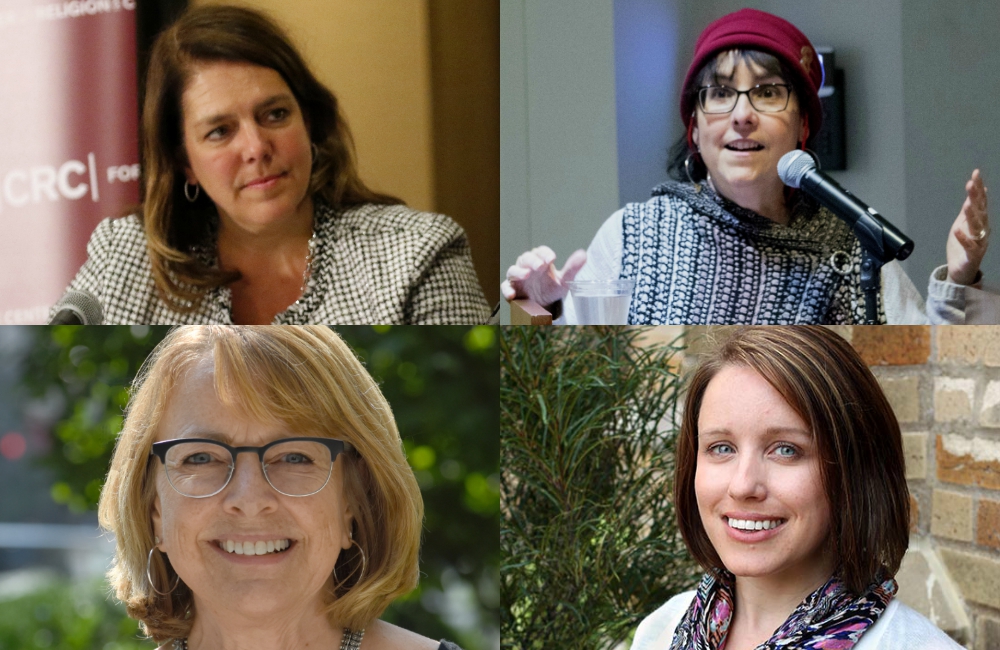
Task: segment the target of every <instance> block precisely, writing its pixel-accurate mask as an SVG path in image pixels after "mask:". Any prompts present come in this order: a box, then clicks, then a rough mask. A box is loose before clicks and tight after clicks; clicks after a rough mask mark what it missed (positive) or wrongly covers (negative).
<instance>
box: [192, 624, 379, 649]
mask: <svg viewBox="0 0 1000 650" xmlns="http://www.w3.org/2000/svg"><path fill="white" fill-rule="evenodd" d="M364 636H365V631H364V630H363V629H361V630H358V631H357V632H352V631H351V630H349V629H347V628H346V627H345V628H344V636H343V637H342V639H341V641H340V650H360V648H361V639H362V638H364ZM174 650H188V640H187V639H174Z"/></svg>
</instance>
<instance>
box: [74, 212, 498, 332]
mask: <svg viewBox="0 0 1000 650" xmlns="http://www.w3.org/2000/svg"><path fill="white" fill-rule="evenodd" d="M315 206H316V207H315V216H314V219H315V229H316V235H317V240H318V242H317V246H316V250H315V252H314V258H313V265H314V266H313V272H312V277H311V278H310V281H309V284H308V286H307V287H306V290H305V292H304V293H303V294H302V296H301V297H300V298H299V300H297V301H296V302H295V303H294V304H292V305H291V306H289V307H288V308H287V309H286V310H285V311H283V312H281V313H280V314H278V315H277V316H275V318H274V322H273V324H276V325H279V324H283V325H301V324H310V323H312V324H476V323H483V322H485V321H486V319H487V318H488V317H489V307H488V305H487V304H486V300H485V298H484V297H483V293H482V289H481V288H480V286H479V282H478V280H477V278H476V273H475V270H474V269H473V266H472V256H471V253H470V251H469V244H468V241H467V239H466V237H465V233H464V232H463V231H462V229H461V227H459V226H458V224H456V223H455V222H454V221H452V220H451V219H450V218H448V217H446V216H444V215H440V214H431V213H426V212H417V211H414V210H411V209H409V208H407V207H405V206H400V205H371V204H370V205H362V206H359V207H352V208H347V209H343V210H333V209H332V208H330V207H329V206H328V205H326V204H324V203H322V202H321V201H316V203H315ZM211 248H213V249H214V244H212V246H211ZM87 255H88V259H87V261H86V262H85V263H84V265H83V266H82V267H81V268H80V271H79V272H78V273H77V275H76V277H75V278H74V279H73V281H72V283H70V285H69V289H75V290H78V291H88V292H90V293H92V294H94V295H95V296H96V297H97V299H98V300H99V301H100V303H101V305H102V307H103V308H104V323H105V324H108V325H110V324H211V323H221V324H228V323H231V322H232V321H231V317H230V314H231V309H230V307H231V295H230V290H229V288H228V287H219V288H217V289H215V290H213V291H211V292H209V293H208V294H207V295H206V296H205V299H204V300H203V301H202V302H201V303H200V304H199V306H198V308H197V309H195V311H193V312H191V313H187V314H182V313H179V312H176V311H174V310H173V309H171V308H170V306H168V305H167V304H166V303H164V302H163V301H162V300H161V299H160V297H159V296H158V295H157V292H156V288H155V285H154V282H153V275H152V268H151V265H150V260H149V255H148V253H147V249H146V236H145V232H144V230H143V226H142V222H141V221H140V219H139V217H138V216H136V215H132V216H128V217H124V218H122V219H115V220H112V219H105V220H104V221H102V222H101V223H100V224H98V226H97V228H96V229H95V230H94V234H93V235H91V238H90V242H89V243H88V244H87ZM212 256H214V251H213V252H212V253H211V254H210V255H209V257H210V258H211V257H212Z"/></svg>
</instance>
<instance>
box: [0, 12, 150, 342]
mask: <svg viewBox="0 0 1000 650" xmlns="http://www.w3.org/2000/svg"><path fill="white" fill-rule="evenodd" d="M135 4H136V0H71V1H69V2H42V1H38V0H13V1H11V0H6V1H4V0H0V324H10V323H42V322H44V321H45V320H46V318H47V315H48V309H49V307H50V306H52V304H54V303H55V302H56V301H57V300H58V299H59V296H60V295H62V292H63V290H64V289H65V288H66V285H67V284H68V283H69V281H70V280H71V279H72V277H73V275H74V274H75V273H76V271H77V270H78V269H79V268H80V265H81V264H83V262H84V260H86V244H87V239H88V238H89V237H90V233H91V232H93V230H94V227H95V226H96V225H97V223H98V222H99V221H100V220H101V219H103V218H105V217H113V216H119V215H120V214H121V212H122V210H124V209H125V208H126V207H127V206H129V205H132V204H135V203H136V202H138V199H139V186H138V179H139V164H138V163H139V139H138V126H137V122H138V104H137V99H136V96H137V94H136V39H135Z"/></svg>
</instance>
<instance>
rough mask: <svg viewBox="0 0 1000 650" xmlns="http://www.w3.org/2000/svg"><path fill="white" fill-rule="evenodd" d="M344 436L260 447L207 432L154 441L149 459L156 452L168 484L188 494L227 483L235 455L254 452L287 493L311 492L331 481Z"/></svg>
mask: <svg viewBox="0 0 1000 650" xmlns="http://www.w3.org/2000/svg"><path fill="white" fill-rule="evenodd" d="M351 449H353V447H352V446H351V444H350V443H349V442H345V441H343V440H337V439H335V438H282V439H281V440H275V441H274V442H270V443H268V444H266V445H264V446H263V447H233V446H230V445H227V444H226V443H224V442H219V441H218V440H209V439H206V438H178V439H176V440H164V441H163V442H154V443H153V451H152V452H151V453H150V454H149V457H150V459H152V458H153V457H156V458H159V459H160V462H161V463H163V468H164V470H165V471H166V474H167V481H168V482H169V483H170V487H172V488H173V489H174V490H176V491H177V492H178V493H180V494H183V495H184V496H186V497H191V498H193V499H204V498H206V497H211V496H215V495H216V494H218V493H219V492H222V490H224V489H225V488H226V486H227V485H229V480H230V479H231V478H232V477H233V473H234V472H235V470H236V456H237V455H238V454H242V453H244V452H247V453H254V454H257V457H258V458H259V459H260V465H261V469H262V470H263V472H264V478H265V479H267V482H268V483H270V484H271V487H273V488H274V489H275V490H277V491H278V492H280V493H281V494H284V495H286V496H290V497H307V496H310V495H313V494H316V493H317V492H319V491H320V490H322V489H323V488H324V487H326V484H327V483H328V482H329V481H330V475H331V474H332V473H333V463H334V461H336V460H337V456H339V455H340V454H341V453H342V452H344V451H349V450H351Z"/></svg>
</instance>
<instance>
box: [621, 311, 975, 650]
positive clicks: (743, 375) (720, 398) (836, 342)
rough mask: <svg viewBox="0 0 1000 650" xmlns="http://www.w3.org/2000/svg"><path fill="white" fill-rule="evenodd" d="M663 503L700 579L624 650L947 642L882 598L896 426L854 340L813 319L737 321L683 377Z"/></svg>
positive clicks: (904, 516)
mask: <svg viewBox="0 0 1000 650" xmlns="http://www.w3.org/2000/svg"><path fill="white" fill-rule="evenodd" d="M674 502H675V504H676V508H677V519H678V525H679V527H680V531H681V534H682V535H683V537H684V541H685V543H686V544H687V546H688V548H689V549H690V551H691V554H692V556H694V558H695V559H696V560H697V561H698V562H699V563H700V564H701V565H702V566H703V567H704V568H705V570H706V572H707V573H706V575H705V577H704V578H703V580H702V581H701V583H700V585H699V586H698V589H697V591H693V592H687V593H683V594H680V595H678V596H675V597H674V598H672V599H671V600H670V601H668V602H667V603H666V604H665V605H663V606H662V607H661V608H659V609H658V610H656V611H655V612H653V613H652V614H651V615H650V616H648V617H647V618H645V619H644V620H643V621H642V623H640V625H639V629H638V631H637V632H636V635H635V639H634V641H633V643H632V650H668V649H669V650H720V649H723V648H724V649H725V650H750V649H753V648H766V649H768V650H776V649H779V648H795V649H796V650H814V649H815V650H819V649H823V648H825V649H832V648H836V649H837V650H848V649H850V648H854V649H855V650H869V649H874V648H879V649H883V650H884V649H886V648H888V649H892V650H895V649H898V650H903V649H905V650H939V649H940V650H947V649H951V648H954V649H956V650H957V649H959V648H960V647H961V646H959V645H958V644H956V643H955V642H954V641H952V640H951V639H950V638H949V637H948V636H946V635H945V634H944V633H943V632H941V631H940V630H939V629H937V628H936V627H935V626H934V625H933V624H932V623H931V622H930V621H928V620H927V619H925V618H924V617H923V616H921V615H920V614H918V613H917V612H915V611H913V610H912V609H910V608H908V607H906V606H905V605H903V604H901V603H900V602H899V601H898V600H896V599H895V598H894V596H895V594H896V591H897V585H896V581H895V580H894V579H893V576H894V575H895V573H896V571H897V570H898V569H899V565H900V562H901V560H902V558H903V554H904V553H905V552H906V548H907V545H908V543H909V496H908V490H907V486H906V478H905V471H904V462H903V446H902V438H901V436H900V432H899V424H898V422H897V421H896V417H895V415H894V414H893V412H892V408H891V407H890V405H889V402H888V401H887V400H886V398H885V395H884V394H883V393H882V390H881V389H880V388H879V385H878V382H877V381H876V379H875V377H874V376H873V375H872V373H871V371H869V369H868V367H867V366H865V364H864V362H863V361H862V360H861V358H860V357H859V356H858V354H857V353H856V352H855V351H854V349H853V348H852V347H851V346H850V345H849V344H848V343H847V342H846V341H844V340H843V339H842V338H840V337H839V336H837V335H836V334H834V333H833V332H832V331H830V330H828V329H824V328H822V327H816V326H799V327H755V328H745V329H741V330H739V331H737V332H736V333H735V334H734V335H733V336H732V337H731V338H730V339H729V340H728V341H727V342H725V343H724V344H723V345H722V346H721V347H720V348H719V349H718V350H717V351H716V352H714V353H713V354H711V355H710V356H709V357H708V358H707V359H705V360H704V361H703V363H702V364H701V366H700V367H699V368H698V370H697V371H696V372H695V373H694V376H693V377H692V379H691V383H690V387H689V390H688V394H687V398H686V401H685V407H684V415H683V420H682V423H681V431H680V437H679V439H678V442H677V470H676V473H675V477H674Z"/></svg>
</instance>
